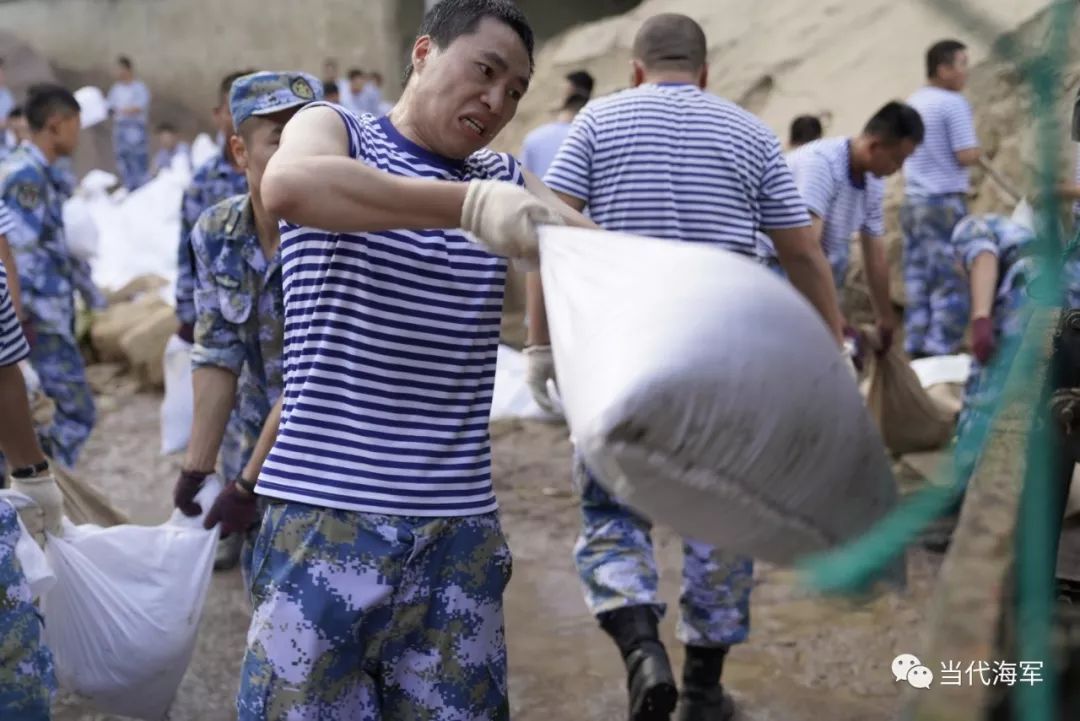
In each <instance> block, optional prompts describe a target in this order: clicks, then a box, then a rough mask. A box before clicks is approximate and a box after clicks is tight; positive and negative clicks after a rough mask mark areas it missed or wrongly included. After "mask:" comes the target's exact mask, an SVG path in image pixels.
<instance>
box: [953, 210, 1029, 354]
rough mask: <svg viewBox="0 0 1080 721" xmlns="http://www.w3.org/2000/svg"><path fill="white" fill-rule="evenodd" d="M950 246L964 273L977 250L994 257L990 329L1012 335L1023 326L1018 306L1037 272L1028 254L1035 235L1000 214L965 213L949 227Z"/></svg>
mask: <svg viewBox="0 0 1080 721" xmlns="http://www.w3.org/2000/svg"><path fill="white" fill-rule="evenodd" d="M952 238H953V246H954V248H955V249H956V254H957V258H958V259H959V260H960V262H961V263H962V264H963V266H964V270H965V271H966V272H969V273H970V272H971V267H972V265H973V264H974V263H975V258H977V257H978V256H979V255H980V254H981V253H991V254H993V255H994V257H995V258H997V260H998V281H997V291H996V292H995V295H994V310H993V321H994V331H995V333H997V334H998V335H1002V334H1005V335H1012V334H1014V333H1017V332H1019V331H1020V330H1021V329H1022V327H1023V317H1022V314H1021V309H1022V306H1023V301H1024V298H1025V297H1026V290H1027V286H1028V283H1029V282H1030V281H1031V280H1032V279H1034V277H1035V275H1036V273H1037V270H1038V268H1037V265H1036V262H1037V260H1038V258H1037V257H1036V256H1035V255H1033V254H1032V253H1031V250H1032V249H1033V248H1032V244H1033V243H1034V241H1035V234H1034V233H1033V232H1032V231H1031V230H1030V229H1029V228H1026V227H1024V226H1023V225H1020V224H1019V223H1016V222H1014V221H1012V220H1011V219H1010V218H1007V217H1005V216H1004V215H994V214H989V213H988V214H981V215H969V216H967V217H966V218H964V219H963V220H961V221H960V222H959V223H958V224H957V225H956V228H955V229H954V230H953V236H952Z"/></svg>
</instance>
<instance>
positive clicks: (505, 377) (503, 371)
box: [491, 345, 552, 421]
mask: <svg viewBox="0 0 1080 721" xmlns="http://www.w3.org/2000/svg"><path fill="white" fill-rule="evenodd" d="M504 418H542V419H551V418H552V416H551V414H549V413H547V412H545V411H544V409H542V408H541V407H540V406H538V405H537V404H536V401H535V400H533V397H532V392H531V391H530V390H529V386H528V385H527V384H526V383H525V356H524V354H522V353H521V352H519V351H516V350H514V349H513V348H511V347H509V346H505V345H500V346H499V355H498V359H497V361H496V365H495V391H494V393H493V394H492V398H491V420H493V421H497V420H501V419H504Z"/></svg>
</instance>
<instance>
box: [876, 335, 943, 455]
mask: <svg viewBox="0 0 1080 721" xmlns="http://www.w3.org/2000/svg"><path fill="white" fill-rule="evenodd" d="M862 334H863V337H864V338H865V339H866V340H867V342H868V345H869V346H870V347H871V348H874V347H880V343H879V342H878V338H877V331H876V330H875V329H874V328H873V326H865V327H863V329H862ZM866 363H867V366H866V380H865V381H864V383H863V393H864V395H865V396H866V406H867V408H868V409H869V411H870V416H871V417H872V418H873V419H874V422H875V423H876V424H877V426H878V429H879V430H880V431H881V436H882V438H883V439H884V441H885V445H886V446H887V447H888V448H889V450H890V451H892V453H893V454H894V455H903V454H905V453H915V452H918V451H930V450H935V449H938V448H941V447H943V446H945V445H946V444H947V443H948V442H949V439H950V438H952V435H953V431H954V429H955V423H956V415H957V414H958V413H959V412H960V410H959V408H956V409H955V412H954V410H953V408H952V407H951V406H950V407H946V406H945V405H944V404H942V403H939V402H938V401H936V400H935V399H934V398H932V397H931V396H930V395H928V394H927V391H926V390H925V389H924V388H923V385H922V383H921V382H920V381H919V377H918V375H916V373H915V371H914V370H912V368H911V362H910V360H909V359H908V357H907V354H906V353H905V352H904V349H903V346H902V345H901V344H900V343H893V344H892V347H891V348H890V349H889V351H888V352H887V353H885V354H884V355H880V356H879V355H877V354H876V353H874V352H870V353H867V361H866Z"/></svg>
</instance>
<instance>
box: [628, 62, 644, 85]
mask: <svg viewBox="0 0 1080 721" xmlns="http://www.w3.org/2000/svg"><path fill="white" fill-rule="evenodd" d="M644 82H645V66H643V65H642V64H641V62H640V61H638V60H631V61H630V87H632V88H636V87H637V86H639V85H641V84H643V83H644Z"/></svg>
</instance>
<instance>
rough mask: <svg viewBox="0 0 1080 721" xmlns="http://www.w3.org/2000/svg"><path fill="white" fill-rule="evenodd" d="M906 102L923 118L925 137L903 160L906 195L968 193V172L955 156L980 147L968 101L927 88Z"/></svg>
mask: <svg viewBox="0 0 1080 721" xmlns="http://www.w3.org/2000/svg"><path fill="white" fill-rule="evenodd" d="M907 102H908V105H910V106H911V107H913V108H915V110H917V111H918V112H919V115H920V116H921V117H922V121H923V125H924V126H925V128H926V134H925V136H924V138H923V142H922V143H920V144H919V147H917V148H916V149H915V152H914V153H912V154H911V156H910V157H909V158H908V159H907V160H905V161H904V182H905V192H906V193H907V195H910V196H912V197H916V198H926V197H930V196H934V195H949V194H955V193H967V192H968V169H967V168H965V167H964V166H963V165H960V163H958V162H956V153H957V152H959V151H961V150H970V149H971V148H977V147H979V139H978V137H977V136H976V135H975V119H974V117H973V116H972V113H971V105H970V104H968V101H967V98H965V97H964V96H963V95H961V94H960V93H958V92H955V91H952V90H945V89H944V88H937V87H934V86H932V85H927V86H924V87H922V88H919V89H918V90H916V91H915V93H914V94H912V96H911V97H910V98H908V101H907Z"/></svg>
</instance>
